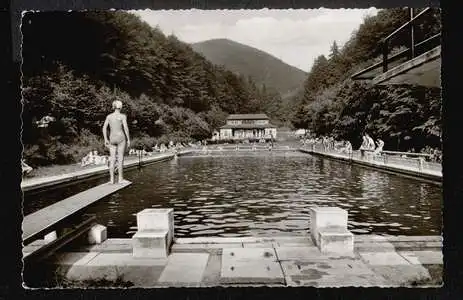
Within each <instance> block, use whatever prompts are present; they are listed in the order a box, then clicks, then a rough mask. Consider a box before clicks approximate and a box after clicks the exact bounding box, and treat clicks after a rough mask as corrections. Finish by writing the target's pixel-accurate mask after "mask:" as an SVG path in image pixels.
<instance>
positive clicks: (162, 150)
mask: <svg viewBox="0 0 463 300" xmlns="http://www.w3.org/2000/svg"><path fill="white" fill-rule="evenodd" d="M166 151H167V147H166V145H164V144H161V146H160V147H159V152H161V153H164V152H166Z"/></svg>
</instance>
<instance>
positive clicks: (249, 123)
mask: <svg viewBox="0 0 463 300" xmlns="http://www.w3.org/2000/svg"><path fill="white" fill-rule="evenodd" d="M276 136H277V128H276V126H275V125H272V124H270V120H269V118H268V117H267V115H266V114H237V115H229V116H228V118H227V124H226V125H224V126H222V127H220V132H219V136H218V139H219V140H245V139H249V140H260V139H265V140H269V139H275V138H276Z"/></svg>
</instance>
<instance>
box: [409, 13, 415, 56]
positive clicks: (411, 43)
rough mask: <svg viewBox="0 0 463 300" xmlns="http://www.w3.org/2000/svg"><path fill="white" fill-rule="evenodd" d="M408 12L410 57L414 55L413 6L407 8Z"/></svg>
mask: <svg viewBox="0 0 463 300" xmlns="http://www.w3.org/2000/svg"><path fill="white" fill-rule="evenodd" d="M409 14H410V59H413V58H414V57H415V30H414V25H413V7H411V8H409Z"/></svg>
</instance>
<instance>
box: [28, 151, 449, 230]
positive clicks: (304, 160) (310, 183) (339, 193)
mask: <svg viewBox="0 0 463 300" xmlns="http://www.w3.org/2000/svg"><path fill="white" fill-rule="evenodd" d="M126 177H127V179H128V180H130V181H132V182H133V184H132V185H131V186H129V187H128V188H126V189H123V190H121V191H119V192H117V193H115V194H113V195H111V196H109V197H107V198H105V199H103V200H101V201H99V202H97V203H96V204H94V205H92V206H90V207H88V208H87V209H86V210H85V213H88V214H96V216H97V218H98V222H99V223H100V224H103V225H105V226H107V227H108V236H109V237H115V238H116V237H117V238H123V237H131V236H132V235H133V233H135V231H136V216H135V214H136V213H137V212H139V211H141V210H143V209H145V208H173V209H174V216H175V218H174V219H175V236H177V237H194V236H270V235H280V236H281V235H304V234H307V232H308V230H309V224H310V220H309V208H310V207H313V206H338V207H340V208H343V209H346V210H347V211H348V213H349V224H348V226H349V230H351V231H352V232H353V233H356V234H369V233H374V234H381V235H440V233H441V223H442V215H441V207H442V187H441V186H438V185H434V184H431V183H427V182H421V181H419V180H416V179H411V178H406V177H402V176H399V175H394V174H389V173H385V172H381V171H376V170H372V169H368V168H364V167H361V166H358V165H349V164H347V163H344V162H338V161H333V160H329V159H326V158H321V157H317V156H312V155H310V154H304V153H300V152H290V151H288V152H279V153H277V152H260V153H257V152H255V153H251V152H250V153H247V154H246V153H242V154H239V155H238V154H234V155H200V156H181V157H178V158H176V159H174V160H171V161H166V162H161V163H157V164H153V165H149V166H146V167H143V168H141V169H134V170H131V171H127V172H126ZM106 181H107V178H99V179H96V180H92V181H90V182H87V183H85V184H79V185H78V186H74V187H67V188H62V189H59V190H55V191H49V192H46V193H42V194H36V195H30V196H28V195H26V196H25V200H24V206H25V213H26V214H27V213H30V212H33V211H35V210H37V209H39V208H41V207H44V206H46V205H50V204H51V203H53V202H56V201H59V200H62V199H64V198H65V197H68V196H70V195H72V194H74V193H77V192H79V191H82V190H84V189H86V188H89V187H91V186H95V185H97V184H100V183H103V182H106Z"/></svg>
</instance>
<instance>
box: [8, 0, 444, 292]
mask: <svg viewBox="0 0 463 300" xmlns="http://www.w3.org/2000/svg"><path fill="white" fill-rule="evenodd" d="M20 23H21V28H20V30H21V41H22V42H21V49H20V50H19V51H20V53H21V74H22V77H21V95H22V122H23V125H22V133H21V139H22V143H23V147H24V148H23V154H22V160H21V165H22V182H21V190H22V192H23V216H24V219H23V222H22V241H23V247H22V255H23V263H24V269H23V274H22V276H23V287H24V288H26V289H37V288H40V289H41V288H52V289H71V288H84V289H86V288H165V287H257V286H270V287H287V288H292V287H317V288H326V287H415V288H428V287H442V286H443V284H444V280H443V279H444V276H443V259H444V257H443V252H442V247H443V246H442V245H443V239H442V227H443V226H442V222H443V217H442V207H443V180H442V178H443V174H442V149H443V147H442V144H443V142H442V127H443V126H442V123H443V120H442V95H441V92H442V91H441V89H442V84H441V30H442V26H441V10H440V9H439V8H436V7H414V8H411V7H397V8H388V9H381V8H375V7H371V8H368V9H366V8H363V9H329V8H318V9H280V10H278V9H241V10H201V9H188V10H151V9H144V10H116V9H112V10H98V11H97V10H86V11H23V12H22V16H21V22H20ZM6 129H7V130H8V128H6Z"/></svg>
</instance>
